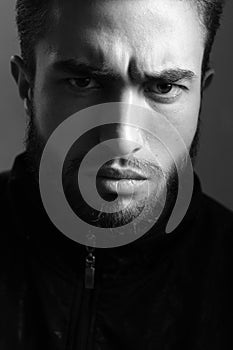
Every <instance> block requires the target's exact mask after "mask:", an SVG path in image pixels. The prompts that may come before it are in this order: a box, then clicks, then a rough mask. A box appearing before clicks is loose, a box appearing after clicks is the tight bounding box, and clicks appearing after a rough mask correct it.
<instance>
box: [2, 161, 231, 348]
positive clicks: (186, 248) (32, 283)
mask: <svg viewBox="0 0 233 350" xmlns="http://www.w3.org/2000/svg"><path fill="white" fill-rule="evenodd" d="M25 167H26V165H25V156H24V154H23V155H20V156H19V157H17V158H16V161H15V163H14V166H13V169H12V171H11V172H7V173H3V174H2V175H1V176H0V213H1V214H0V215H1V217H0V224H1V226H0V350H18V349H23V350H37V349H38V350H42V349H43V350H44V349H45V350H46V349H51V350H74V349H75V350H83V349H85V350H86V349H89V350H121V349H122V350H124V349H125V350H130V349H132V350H180V349H185V350H208V349H209V350H215V349H216V350H217V349H218V350H223V349H224V350H228V349H229V350H232V349H233V293H232V292H233V284H232V280H233V271H232V266H233V264H232V260H233V214H232V213H231V212H230V211H228V210H227V209H225V208H224V207H223V206H221V205H220V204H218V203H216V202H215V201H214V200H212V199H210V198H209V197H207V196H206V195H204V194H203V193H202V191H201V187H200V183H199V180H198V178H197V177H196V176H195V190H194V194H193V198H192V202H191V205H190V208H189V210H188V213H187V215H186V217H185V218H184V220H183V222H182V223H181V224H180V226H179V227H178V228H177V229H176V230H175V231H174V232H173V233H171V234H170V235H166V234H164V233H163V232H161V234H159V235H154V236H153V235H149V236H148V237H146V238H143V237H142V238H140V239H139V240H137V241H135V242H133V243H131V244H129V245H127V246H123V247H120V248H114V249H96V250H95V256H96V275H95V286H94V289H86V288H85V286H84V270H85V259H86V255H87V252H86V249H85V247H84V246H82V245H79V244H77V243H74V242H72V241H70V240H69V239H68V238H66V237H65V236H63V235H62V234H60V233H59V232H57V231H56V230H55V228H54V227H53V225H52V224H51V222H50V221H49V220H48V218H47V216H46V214H45V212H44V210H43V207H42V205H41V203H40V200H39V196H38V192H37V189H35V186H34V185H33V184H32V182H31V178H30V176H29V175H28V174H27V172H26V171H25Z"/></svg>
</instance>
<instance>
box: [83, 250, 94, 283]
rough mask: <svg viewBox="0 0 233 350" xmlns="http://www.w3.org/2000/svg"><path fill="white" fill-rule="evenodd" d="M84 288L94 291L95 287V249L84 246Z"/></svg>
mask: <svg viewBox="0 0 233 350" xmlns="http://www.w3.org/2000/svg"><path fill="white" fill-rule="evenodd" d="M86 250H87V253H88V254H87V256H86V267H85V288H86V289H94V286H95V256H94V255H93V253H94V251H95V248H93V247H88V246H86Z"/></svg>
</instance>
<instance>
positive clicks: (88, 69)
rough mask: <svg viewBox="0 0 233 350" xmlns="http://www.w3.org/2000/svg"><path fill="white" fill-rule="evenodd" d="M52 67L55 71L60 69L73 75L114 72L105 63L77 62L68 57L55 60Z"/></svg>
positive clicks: (111, 74)
mask: <svg viewBox="0 0 233 350" xmlns="http://www.w3.org/2000/svg"><path fill="white" fill-rule="evenodd" d="M52 68H53V69H54V70H56V71H60V72H63V73H67V74H73V75H79V74H82V75H85V74H87V75H88V74H90V75H96V76H115V75H116V74H115V73H114V72H113V71H112V70H111V69H110V68H109V67H107V65H106V64H99V65H92V64H89V63H86V62H78V61H76V60H75V59H68V60H63V61H57V62H55V63H54V64H53V66H52Z"/></svg>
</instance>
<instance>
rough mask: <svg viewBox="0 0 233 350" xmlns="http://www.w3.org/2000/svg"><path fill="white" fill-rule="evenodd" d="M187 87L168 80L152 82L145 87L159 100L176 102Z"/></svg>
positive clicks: (150, 94)
mask: <svg viewBox="0 0 233 350" xmlns="http://www.w3.org/2000/svg"><path fill="white" fill-rule="evenodd" d="M183 90H187V88H186V87H185V86H183V85H179V84H175V83H170V82H166V81H157V82H150V83H149V84H147V86H146V88H145V90H144V91H145V92H146V93H147V94H148V95H149V96H150V97H151V98H152V99H153V100H156V101H157V102H160V103H169V102H174V101H175V100H176V99H177V98H178V97H179V96H180V95H181V93H182V91H183Z"/></svg>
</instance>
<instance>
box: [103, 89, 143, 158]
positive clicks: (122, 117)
mask: <svg viewBox="0 0 233 350" xmlns="http://www.w3.org/2000/svg"><path fill="white" fill-rule="evenodd" d="M119 102H120V103H119V104H116V103H114V105H113V108H115V109H117V110H115V115H116V116H117V117H116V122H115V123H113V124H107V125H104V126H102V127H101V128H100V129H101V131H100V142H104V141H107V140H109V139H115V142H114V149H112V152H113V153H114V154H115V155H117V156H121V155H126V154H130V153H135V152H137V151H138V150H139V149H140V148H141V144H142V136H141V133H140V129H139V128H137V127H136V124H135V118H134V117H135V116H134V113H133V111H132V108H131V107H132V105H133V104H134V103H137V101H136V98H135V96H134V93H133V92H132V91H129V90H128V91H125V92H123V93H122V94H121V98H120V100H119ZM122 102H123V103H122ZM136 119H137V118H136ZM130 124H133V125H135V126H132V125H130ZM109 147H110V146H109ZM111 147H113V146H111Z"/></svg>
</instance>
